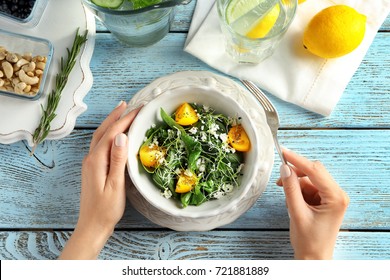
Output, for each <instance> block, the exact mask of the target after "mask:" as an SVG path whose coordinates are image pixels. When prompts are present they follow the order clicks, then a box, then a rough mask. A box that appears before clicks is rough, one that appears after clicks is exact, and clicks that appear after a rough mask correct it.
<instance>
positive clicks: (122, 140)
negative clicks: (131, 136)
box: [115, 133, 127, 147]
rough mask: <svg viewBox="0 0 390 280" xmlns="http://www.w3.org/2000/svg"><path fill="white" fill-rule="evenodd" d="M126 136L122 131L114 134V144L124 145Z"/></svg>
mask: <svg viewBox="0 0 390 280" xmlns="http://www.w3.org/2000/svg"><path fill="white" fill-rule="evenodd" d="M126 140H127V136H126V135H125V134H124V133H119V134H118V135H117V136H115V146H117V147H124V146H125V145H126Z"/></svg>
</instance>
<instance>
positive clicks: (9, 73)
mask: <svg viewBox="0 0 390 280" xmlns="http://www.w3.org/2000/svg"><path fill="white" fill-rule="evenodd" d="M1 66H3V71H4V74H5V76H6V77H7V78H8V79H11V78H12V75H13V74H14V68H13V67H12V65H11V63H9V62H8V61H4V62H3V63H2V64H1Z"/></svg>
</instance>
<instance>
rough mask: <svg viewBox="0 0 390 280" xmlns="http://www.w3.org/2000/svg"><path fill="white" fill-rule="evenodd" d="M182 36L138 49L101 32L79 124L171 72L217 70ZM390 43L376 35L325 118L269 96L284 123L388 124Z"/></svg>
mask: <svg viewBox="0 0 390 280" xmlns="http://www.w3.org/2000/svg"><path fill="white" fill-rule="evenodd" d="M184 40H185V35H184V34H169V35H168V36H167V37H166V38H164V39H163V40H162V41H161V42H159V43H158V45H157V47H154V48H144V49H138V48H137V49H134V48H124V47H121V46H119V45H118V44H117V43H116V41H115V39H113V38H112V36H111V35H110V34H98V35H97V39H96V48H95V52H94V55H93V59H92V63H91V69H92V73H93V76H94V77H95V80H94V84H93V87H92V89H91V91H90V92H89V94H88V95H87V96H86V98H85V99H84V100H85V102H86V104H87V105H88V110H87V111H86V112H85V113H84V114H82V115H81V116H80V117H79V118H78V120H77V126H81V127H96V126H98V125H99V124H100V123H101V122H102V121H103V119H104V118H105V117H106V115H107V114H108V113H109V112H110V111H111V110H112V108H114V107H115V106H116V105H117V104H118V102H119V101H120V100H129V99H131V97H132V96H133V95H134V94H135V93H136V92H137V91H138V90H140V89H141V88H143V87H145V86H146V85H147V84H149V83H150V82H151V81H153V80H154V79H156V78H159V77H161V76H165V75H167V73H168V74H169V73H174V72H177V71H187V70H195V71H196V70H207V71H213V70H212V69H211V68H210V67H208V66H207V65H206V64H204V63H203V62H201V61H199V60H198V59H196V58H195V57H193V56H191V55H189V54H187V53H185V52H183V51H181V49H182V48H183V44H184ZM389 43H390V33H380V34H378V36H377V38H376V39H375V41H374V43H373V45H372V46H371V48H370V50H369V51H368V53H367V55H366V57H365V58H364V60H363V62H362V64H361V65H360V67H359V69H358V70H357V72H356V73H355V75H354V76H353V78H352V80H351V82H350V84H349V85H348V87H347V88H346V90H345V92H344V94H343V96H342V98H341V100H340V102H339V104H338V105H337V107H336V109H335V111H334V112H333V113H332V115H331V116H330V117H327V118H325V117H321V116H319V115H317V114H315V113H310V112H308V111H306V110H304V109H301V108H299V107H297V106H295V105H292V104H290V103H287V102H284V101H281V100H279V99H277V98H275V97H273V96H271V100H272V101H273V102H274V103H275V106H276V107H277V109H278V111H279V113H280V118H281V125H282V127H283V128H294V129H296V128H302V127H304V128H308V127H316V128H323V127H327V128H328V127H332V128H335V127H341V128H343V127H376V128H378V127H379V128H383V127H389V125H390V103H389V102H384V100H385V99H384V95H386V94H389V93H390V82H389V81H390V74H389V70H388V69H389V68H390V56H388V50H389V47H390V45H389ZM167 69H169V70H168V71H167ZM214 72H215V71H214ZM112 73H115V75H113V74H112ZM102 100H104V102H103V101H102Z"/></svg>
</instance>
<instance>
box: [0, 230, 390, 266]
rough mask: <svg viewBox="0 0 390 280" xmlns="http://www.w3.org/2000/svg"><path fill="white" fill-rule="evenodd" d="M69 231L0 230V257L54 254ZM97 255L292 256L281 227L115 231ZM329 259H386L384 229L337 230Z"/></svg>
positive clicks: (388, 236)
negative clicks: (271, 228)
mask: <svg viewBox="0 0 390 280" xmlns="http://www.w3.org/2000/svg"><path fill="white" fill-rule="evenodd" d="M71 234H72V233H71V232H69V231H54V232H42V231H36V232H30V231H21V232H12V231H11V232H0V259H2V260H6V259H56V258H57V257H58V256H59V254H60V252H61V251H62V249H63V246H64V245H65V243H66V241H67V240H68V239H69V237H70V235H71ZM99 258H100V259H111V260H112V259H118V260H121V259H122V260H161V259H162V260H205V259H208V260H251V259H253V260H261V259H279V260H280V259H292V258H293V251H292V249H291V246H290V241H289V234H288V232H287V231H283V232H279V231H234V232H231V231H211V232H200V233H197V232H172V231H130V232H124V231H119V232H118V231H116V232H115V233H114V234H113V236H112V237H111V239H110V240H109V241H108V243H107V244H106V246H105V247H104V249H103V250H102V252H101V254H100V256H99ZM334 258H335V259H348V260H358V259H360V260H379V259H381V260H387V259H389V258H390V233H388V232H376V233H372V232H341V233H340V234H339V238H338V240H337V244H336V248H335V253H334Z"/></svg>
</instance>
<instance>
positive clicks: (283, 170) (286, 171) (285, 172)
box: [280, 164, 291, 179]
mask: <svg viewBox="0 0 390 280" xmlns="http://www.w3.org/2000/svg"><path fill="white" fill-rule="evenodd" d="M290 176H291V169H290V167H288V165H287V164H282V165H281V166H280V177H281V178H282V179H285V178H288V177H290Z"/></svg>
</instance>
